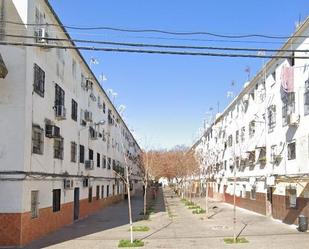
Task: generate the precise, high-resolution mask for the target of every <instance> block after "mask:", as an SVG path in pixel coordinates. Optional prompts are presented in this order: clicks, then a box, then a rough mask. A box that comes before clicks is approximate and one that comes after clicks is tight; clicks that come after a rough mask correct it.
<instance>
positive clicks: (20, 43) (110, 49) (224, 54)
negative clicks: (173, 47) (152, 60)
mask: <svg viewBox="0 0 309 249" xmlns="http://www.w3.org/2000/svg"><path fill="white" fill-rule="evenodd" d="M0 45H12V46H23V47H38V48H45V49H49V48H58V49H73V50H89V51H104V52H126V53H143V54H166V55H191V56H211V57H234V58H235V57H243V58H268V59H288V58H291V56H288V55H253V54H226V53H203V52H188V51H169V50H142V49H123V48H104V47H89V46H62V45H50V44H38V43H26V42H14V41H0ZM293 58H295V59H309V57H308V56H294V57H293Z"/></svg>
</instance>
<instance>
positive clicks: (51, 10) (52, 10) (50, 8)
mask: <svg viewBox="0 0 309 249" xmlns="http://www.w3.org/2000/svg"><path fill="white" fill-rule="evenodd" d="M44 2H45V3H46V5H47V7H48V8H49V10H50V12H51V13H52V15H53V16H54V17H55V19H56V21H57V22H58V23H59V24H60V25H59V27H60V28H61V29H62V31H63V32H64V33H65V35H66V36H67V37H68V39H69V40H70V43H71V44H72V45H73V46H74V47H76V44H75V43H74V42H73V41H72V38H71V36H70V35H69V33H68V32H67V30H66V28H65V27H64V25H63V23H62V22H61V20H60V18H59V16H58V15H57V13H56V12H55V11H54V9H53V7H52V6H51V4H50V3H49V2H48V0H44ZM75 51H76V52H77V54H78V55H79V57H80V58H81V59H82V61H83V63H84V64H85V66H86V68H87V69H88V70H89V71H90V73H91V76H92V77H93V78H94V80H95V82H96V84H97V85H98V86H99V88H100V89H101V90H102V92H103V94H104V95H105V97H106V98H107V99H108V101H109V103H110V104H111V105H112V107H113V109H114V111H115V112H116V113H117V114H118V116H119V118H120V119H121V121H122V123H123V124H124V126H125V128H126V129H127V130H128V131H129V133H130V135H131V136H132V138H133V139H134V141H135V143H136V145H137V147H138V148H139V150H140V151H142V149H141V147H140V146H139V144H138V142H137V141H136V139H135V137H134V136H133V134H132V133H131V131H130V129H129V128H128V126H127V124H126V123H125V122H124V120H123V119H122V117H121V115H120V114H119V112H118V110H117V109H116V108H115V106H114V104H113V103H112V101H111V100H110V98H109V97H108V95H107V94H106V92H105V90H104V89H103V87H102V86H101V84H99V83H98V82H99V81H98V79H97V77H96V76H95V74H94V73H93V71H92V70H91V68H90V67H89V65H88V63H87V62H86V60H85V58H84V57H83V55H82V54H81V52H80V51H79V50H78V49H77V48H76V49H75Z"/></svg>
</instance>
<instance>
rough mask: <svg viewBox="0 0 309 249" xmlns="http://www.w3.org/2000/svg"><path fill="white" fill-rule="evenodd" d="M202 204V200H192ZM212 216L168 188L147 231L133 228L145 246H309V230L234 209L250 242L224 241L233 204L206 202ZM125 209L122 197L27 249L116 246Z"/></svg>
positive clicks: (138, 204)
mask: <svg viewBox="0 0 309 249" xmlns="http://www.w3.org/2000/svg"><path fill="white" fill-rule="evenodd" d="M132 201H133V202H132V203H133V214H134V218H135V220H137V219H139V218H140V216H139V213H140V211H141V210H142V206H143V201H142V196H136V197H134V198H133V200H132ZM194 201H195V202H196V203H199V202H200V204H201V206H202V207H204V205H205V204H204V202H205V201H204V200H203V199H194ZM210 207H211V210H213V216H212V218H211V219H204V215H202V214H201V215H194V214H192V210H189V209H188V208H187V207H185V205H184V204H183V203H182V202H181V201H180V199H179V198H178V197H176V196H175V194H174V193H173V192H172V191H171V190H170V189H165V190H164V197H163V195H162V192H161V194H159V196H158V200H157V201H156V203H155V210H154V214H152V215H151V216H150V220H148V221H136V222H135V224H134V225H146V226H148V227H150V231H149V232H135V237H136V238H139V239H143V240H144V242H145V246H144V247H143V248H167V249H172V248H177V249H182V248H183V249H186V248H190V249H191V248H195V249H202V248H203V249H205V248H258V249H263V248H278V249H279V248H280V249H285V248H287V249H288V248H293V249H294V248H296V249H298V248H299V249H303V248H308V246H309V233H300V232H298V231H297V230H296V229H295V227H291V226H288V225H285V224H282V223H280V222H277V221H274V220H272V219H269V218H267V217H265V216H262V215H258V214H255V213H252V212H249V211H246V210H242V209H237V229H236V230H237V231H238V232H240V231H242V234H241V236H244V237H246V238H247V239H248V240H249V243H248V244H239V245H225V244H224V242H223V238H225V237H231V236H232V235H233V229H232V227H233V223H232V222H233V219H232V217H233V216H232V210H233V209H232V207H231V206H230V205H228V204H225V203H216V202H210ZM128 229H129V226H128V212H127V203H126V201H123V202H120V203H118V204H115V205H113V206H111V207H108V208H106V209H104V210H102V211H99V212H98V213H96V214H94V215H92V216H89V217H88V218H86V219H84V220H81V221H78V222H76V223H74V224H73V225H70V226H66V227H64V228H63V229H61V230H59V231H57V232H55V233H53V234H51V235H48V236H46V237H44V238H43V239H41V240H39V241H36V242H34V243H33V244H31V245H30V246H28V247H26V248H27V249H28V248H29V249H36V248H74V249H78V248H83V249H84V248H100V249H102V248H104V249H105V248H106V249H109V248H117V245H118V241H119V240H120V239H128V238H129V232H128Z"/></svg>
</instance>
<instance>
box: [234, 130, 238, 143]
mask: <svg viewBox="0 0 309 249" xmlns="http://www.w3.org/2000/svg"><path fill="white" fill-rule="evenodd" d="M235 142H236V143H237V144H238V143H239V131H238V130H237V131H236V136H235Z"/></svg>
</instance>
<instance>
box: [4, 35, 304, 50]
mask: <svg viewBox="0 0 309 249" xmlns="http://www.w3.org/2000/svg"><path fill="white" fill-rule="evenodd" d="M0 35H3V36H7V37H14V38H25V39H31V38H33V39H37V38H38V37H37V36H29V35H13V34H1V33H0ZM44 39H45V40H47V41H56V42H57V41H60V42H77V43H90V44H104V45H117V46H128V47H153V48H181V49H197V50H226V51H251V52H288V53H293V52H302V53H308V52H309V49H268V48H243V47H213V46H187V45H167V44H148V43H128V42H114V41H102V40H84V39H64V38H51V37H45V38H44Z"/></svg>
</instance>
